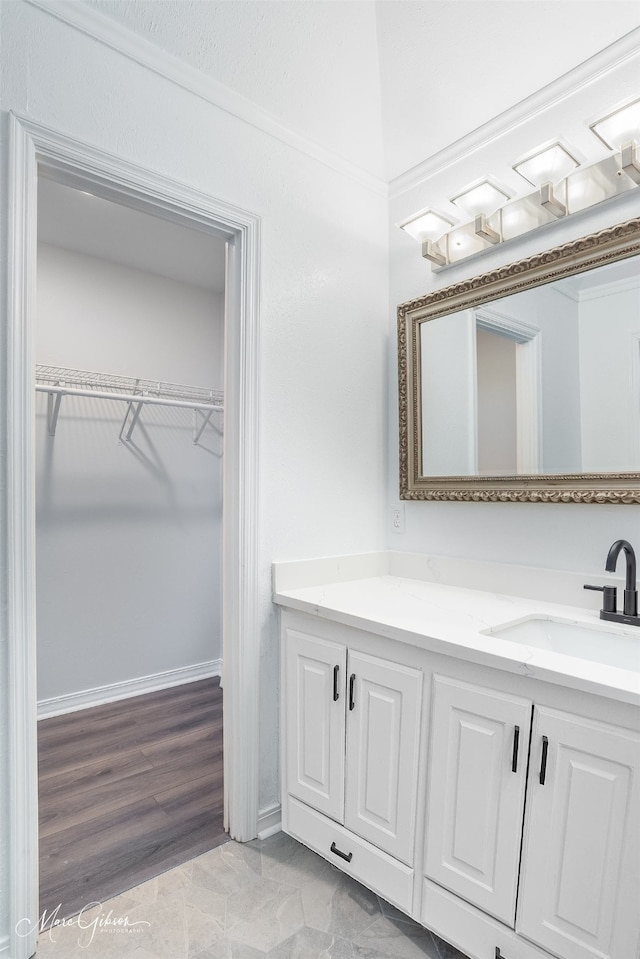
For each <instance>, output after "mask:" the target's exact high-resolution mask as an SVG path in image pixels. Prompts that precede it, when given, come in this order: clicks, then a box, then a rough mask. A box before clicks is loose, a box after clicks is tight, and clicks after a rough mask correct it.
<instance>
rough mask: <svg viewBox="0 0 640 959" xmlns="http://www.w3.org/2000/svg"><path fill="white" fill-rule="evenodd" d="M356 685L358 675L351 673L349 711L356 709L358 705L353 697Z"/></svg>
mask: <svg viewBox="0 0 640 959" xmlns="http://www.w3.org/2000/svg"><path fill="white" fill-rule="evenodd" d="M355 684H356V674H355V673H351V675H350V676H349V709H354V708H355V705H356V701H355V699H354V696H353V690H354V687H355Z"/></svg>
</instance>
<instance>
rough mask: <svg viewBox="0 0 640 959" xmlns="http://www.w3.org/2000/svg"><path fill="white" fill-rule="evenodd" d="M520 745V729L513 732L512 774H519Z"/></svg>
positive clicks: (516, 728)
mask: <svg viewBox="0 0 640 959" xmlns="http://www.w3.org/2000/svg"><path fill="white" fill-rule="evenodd" d="M519 743H520V727H519V726H516V727H515V729H514V730H513V755H512V757H511V772H512V773H517V772H518V744H519Z"/></svg>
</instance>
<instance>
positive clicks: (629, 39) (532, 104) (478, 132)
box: [389, 27, 640, 199]
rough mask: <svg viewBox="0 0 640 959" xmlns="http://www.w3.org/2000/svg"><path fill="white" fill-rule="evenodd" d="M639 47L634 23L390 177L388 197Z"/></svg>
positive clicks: (538, 110) (498, 134)
mask: <svg viewBox="0 0 640 959" xmlns="http://www.w3.org/2000/svg"><path fill="white" fill-rule="evenodd" d="M639 50H640V27H637V28H636V29H635V30H632V31H631V32H630V33H627V34H625V36H624V37H621V38H620V39H619V40H616V41H615V42H614V43H612V44H610V45H609V46H608V47H605V48H604V50H600V51H599V52H598V53H596V54H594V56H592V57H589V59H588V60H585V61H584V62H583V63H581V64H579V65H578V66H577V67H574V69H573V70H569V71H568V73H565V74H563V75H562V76H561V77H558V79H557V80H553V81H552V82H551V83H548V84H547V85H546V86H544V87H541V88H540V90H537V91H536V92H535V93H532V94H531V96H529V97H526V98H525V99H524V100H521V101H520V102H519V103H517V104H516V105H515V106H513V107H510V108H509V109H508V110H505V111H504V112H503V113H499V114H498V116H496V117H493V118H492V119H491V120H488V121H487V122H486V123H483V124H482V125H481V126H479V127H476V129H475V130H472V131H471V133H468V134H466V136H463V137H461V138H460V139H459V140H455V141H454V142H453V143H450V144H449V145H448V146H446V147H444V149H442V150H439V151H438V152H437V153H434V154H433V155H432V156H430V157H428V158H427V159H426V160H423V161H422V162H421V163H418V164H417V166H414V167H412V168H411V169H410V170H407V171H406V172H405V173H401V174H400V175H399V176H397V177H394V178H393V179H392V180H391V181H390V182H389V197H390V199H393V198H395V197H398V196H400V195H401V194H402V193H406V192H407V191H408V190H411V189H413V188H414V187H416V186H419V185H420V184H422V183H424V182H425V181H426V180H429V179H430V178H431V177H432V176H435V175H436V174H437V173H440V171H441V170H443V169H445V168H446V167H448V166H451V165H452V164H453V163H458V162H459V161H460V160H464V159H466V158H467V157H469V156H471V155H472V154H474V153H475V152H476V151H477V150H480V149H481V148H482V147H485V146H487V145H488V144H489V143H491V142H492V141H493V140H497V139H498V138H499V137H501V136H504V134H505V133H509V132H510V131H511V130H514V129H516V128H517V127H519V126H521V125H522V124H523V123H526V122H527V121H529V120H532V119H534V118H535V117H537V116H538V115H539V114H541V113H543V112H544V111H545V110H548V109H549V108H550V107H552V106H556V105H557V104H559V103H562V101H563V100H566V99H567V98H568V97H570V96H572V94H574V93H576V92H577V91H578V90H580V89H582V88H583V87H585V86H586V85H587V84H589V83H592V82H593V81H594V80H597V79H599V78H600V77H603V76H605V75H606V74H607V73H609V72H610V71H611V70H614V69H615V68H616V67H618V66H620V64H622V63H624V62H625V61H626V60H630V59H631V58H633V57H634V56H636V57H637V56H638V51H639Z"/></svg>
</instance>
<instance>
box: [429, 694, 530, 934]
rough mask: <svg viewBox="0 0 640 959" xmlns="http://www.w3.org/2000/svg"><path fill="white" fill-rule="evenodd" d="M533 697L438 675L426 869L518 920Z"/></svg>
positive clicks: (497, 913)
mask: <svg viewBox="0 0 640 959" xmlns="http://www.w3.org/2000/svg"><path fill="white" fill-rule="evenodd" d="M531 708H532V704H531V701H530V700H527V699H523V698H521V697H519V696H512V695H510V694H509V693H506V692H500V691H496V690H491V689H486V688H483V687H480V686H476V685H473V684H471V683H466V682H463V681H462V680H459V679H455V678H451V677H446V676H438V675H436V676H434V677H433V700H432V712H431V737H430V740H431V742H430V761H429V777H428V810H429V812H428V817H427V823H426V834H425V874H426V875H427V876H428V877H429V878H430V879H433V880H434V881H435V882H437V883H440V885H442V886H445V887H446V888H447V889H450V890H451V891H452V892H455V893H456V894H457V895H459V896H462V897H463V898H464V899H467V900H468V901H469V902H472V903H474V904H475V905H477V906H479V907H480V908H481V909H483V910H484V911H485V912H488V913H490V914H491V915H492V916H495V917H496V918H497V919H500V920H501V921H502V922H504V923H506V924H507V925H510V926H513V924H514V917H515V908H516V892H517V886H518V867H519V861H520V838H521V835H522V811H523V807H524V791H525V783H526V773H527V755H528V750H529V729H530V726H531Z"/></svg>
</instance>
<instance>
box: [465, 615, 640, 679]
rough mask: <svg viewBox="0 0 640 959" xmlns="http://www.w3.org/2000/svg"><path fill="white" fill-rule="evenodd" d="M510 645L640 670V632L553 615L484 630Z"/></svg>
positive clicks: (486, 633) (637, 629)
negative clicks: (554, 616)
mask: <svg viewBox="0 0 640 959" xmlns="http://www.w3.org/2000/svg"><path fill="white" fill-rule="evenodd" d="M483 633H484V634H485V635H486V636H496V637H498V638H499V639H506V640H508V641H509V642H510V643H522V644H523V645H524V646H534V647H536V649H546V650H549V651H550V652H553V653H562V654H563V655H564V656H574V657H576V658H577V659H585V660H588V661H589V662H592V663H603V664H604V665H606V666H616V667H617V668H618V669H628V670H631V671H633V672H638V671H640V629H639V628H636V627H633V626H631V627H629V628H625V627H615V626H613V627H609V626H608V625H605V624H602V625H600V624H599V623H594V624H593V625H591V624H586V623H575V622H572V621H571V620H566V619H552V618H551V617H549V616H528V617H527V618H526V619H520V620H515V621H514V622H512V623H504V624H502V625H501V626H494V627H493V628H492V629H486V630H483Z"/></svg>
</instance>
